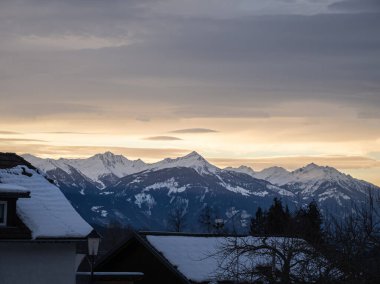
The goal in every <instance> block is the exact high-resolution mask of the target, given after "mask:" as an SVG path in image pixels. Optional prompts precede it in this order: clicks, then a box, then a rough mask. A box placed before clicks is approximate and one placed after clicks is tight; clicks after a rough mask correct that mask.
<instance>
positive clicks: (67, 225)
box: [0, 166, 92, 239]
mask: <svg viewBox="0 0 380 284" xmlns="http://www.w3.org/2000/svg"><path fill="white" fill-rule="evenodd" d="M23 168H24V169H25V170H26V172H28V173H30V174H32V176H30V177H29V176H28V175H23V174H22V172H23ZM0 182H1V183H3V184H12V185H14V186H16V187H14V188H23V190H24V189H26V190H27V191H30V196H31V198H21V199H19V200H18V201H17V214H18V216H19V217H20V218H21V220H22V221H23V222H24V223H25V225H26V226H27V227H28V228H29V229H30V230H31V231H32V238H33V239H36V238H84V237H86V236H87V235H88V234H89V233H90V232H91V231H92V227H91V226H90V225H89V224H87V223H86V221H84V220H83V219H82V217H81V216H80V215H79V214H78V213H77V212H76V211H75V209H74V208H73V207H72V206H71V204H70V203H69V201H68V200H67V199H66V198H65V196H64V195H63V193H62V192H61V191H60V190H59V188H57V187H56V186H55V185H54V184H51V183H50V182H48V181H47V180H46V179H45V177H43V176H42V175H40V174H38V173H37V172H36V171H34V170H30V169H28V168H26V167H25V166H17V167H15V168H12V169H0ZM5 187H8V185H7V186H5Z"/></svg>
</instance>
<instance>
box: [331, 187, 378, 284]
mask: <svg viewBox="0 0 380 284" xmlns="http://www.w3.org/2000/svg"><path fill="white" fill-rule="evenodd" d="M325 231H326V239H327V243H328V246H326V249H325V251H326V254H328V255H329V258H330V259H331V260H333V261H335V263H336V264H337V265H339V266H340V267H341V269H342V270H343V271H344V272H345V273H346V275H347V278H346V283H380V273H379V271H380V210H379V205H378V200H376V198H375V197H374V196H373V193H372V192H371V191H369V192H368V199H367V201H366V203H365V204H362V205H356V204H352V211H351V212H350V214H348V215H347V216H345V218H339V219H338V218H336V217H334V216H330V217H329V219H328V220H327V222H326V229H325Z"/></svg>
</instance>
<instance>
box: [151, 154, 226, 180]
mask: <svg viewBox="0 0 380 284" xmlns="http://www.w3.org/2000/svg"><path fill="white" fill-rule="evenodd" d="M165 168H193V169H195V170H196V171H197V172H198V173H199V174H208V173H215V172H217V171H219V170H220V169H219V168H217V167H216V166H214V165H212V164H210V163H209V162H208V161H207V160H206V159H205V158H203V157H202V156H201V155H200V154H198V153H197V152H195V151H194V152H191V153H190V154H187V155H185V156H183V157H178V158H176V159H170V158H167V159H165V160H162V161H160V162H157V163H155V164H152V165H151V169H152V170H160V169H165Z"/></svg>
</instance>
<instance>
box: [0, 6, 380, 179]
mask: <svg viewBox="0 0 380 284" xmlns="http://www.w3.org/2000/svg"><path fill="white" fill-rule="evenodd" d="M379 34H380V1H378V0H1V1H0V37H1V44H0V151H10V152H16V153H19V154H23V153H31V154H34V155H37V156H40V157H52V158H58V157H87V156H90V155H92V154H95V153H99V152H105V151H108V150H110V151H113V152H114V153H118V154H124V155H125V156H127V157H128V158H131V159H137V158H142V159H143V160H145V161H147V162H153V161H156V160H159V159H162V158H165V157H177V156H181V155H185V154H186V153H188V152H190V151H193V150H195V151H198V152H199V153H200V154H202V155H203V156H204V157H206V158H207V159H209V160H210V161H211V162H213V163H215V164H216V165H218V166H221V167H224V166H239V165H241V164H245V165H249V166H252V167H253V168H254V169H255V170H260V169H263V168H265V167H269V166H272V165H279V166H283V167H286V168H288V169H295V168H297V167H300V166H303V165H305V164H307V163H310V162H315V163H317V164H320V165H330V166H334V167H337V168H338V169H340V170H342V171H344V172H346V173H350V174H352V175H353V176H355V177H358V178H361V179H365V180H368V181H371V182H373V183H375V184H377V185H380V36H379Z"/></svg>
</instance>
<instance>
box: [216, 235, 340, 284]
mask: <svg viewBox="0 0 380 284" xmlns="http://www.w3.org/2000/svg"><path fill="white" fill-rule="evenodd" d="M217 254H218V256H217V257H218V259H219V260H221V261H220V263H219V267H220V270H219V272H218V275H217V278H219V279H230V280H234V281H235V282H237V283H243V282H244V283H256V282H260V281H261V282H264V283H284V284H290V283H316V282H319V283H329V282H336V281H337V280H338V279H339V278H341V277H342V273H341V272H340V271H339V270H338V269H337V268H336V267H335V266H334V265H333V264H332V263H330V262H329V261H328V260H327V259H326V258H325V257H323V256H322V255H321V254H320V253H319V252H318V251H317V250H315V248H314V247H312V246H311V245H310V244H309V243H307V242H306V241H305V240H302V239H298V238H289V237H287V238H285V237H227V238H225V241H224V242H223V243H222V244H221V246H220V249H219V250H218V253H217Z"/></svg>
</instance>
